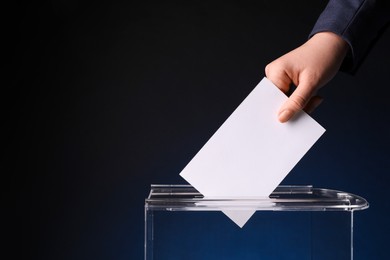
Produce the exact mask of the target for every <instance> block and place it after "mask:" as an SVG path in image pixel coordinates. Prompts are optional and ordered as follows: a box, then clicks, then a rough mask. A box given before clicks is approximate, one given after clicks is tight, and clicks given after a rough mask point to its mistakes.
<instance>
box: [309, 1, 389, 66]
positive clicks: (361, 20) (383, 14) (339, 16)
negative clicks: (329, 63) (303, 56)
mask: <svg viewBox="0 0 390 260" xmlns="http://www.w3.org/2000/svg"><path fill="white" fill-rule="evenodd" d="M389 2H390V1H389V0H382V1H381V0H330V1H329V3H328V5H327V6H326V8H325V10H324V11H323V12H322V14H321V15H320V17H319V18H318V20H317V22H316V24H315V26H314V28H313V30H312V32H311V33H310V37H311V36H313V35H314V34H316V33H319V32H324V31H328V32H333V33H335V34H337V35H339V36H340V37H342V38H343V39H344V40H345V41H346V42H347V43H348V44H349V46H350V52H349V53H348V55H347V57H346V58H345V60H344V62H343V65H342V67H341V70H343V71H347V72H350V73H354V72H355V71H356V69H357V68H358V66H359V65H360V64H361V62H362V61H363V59H364V57H365V56H366V54H367V53H368V51H369V49H370V47H371V46H372V45H373V44H374V43H375V41H376V40H377V38H378V37H379V36H380V35H381V33H382V32H383V31H384V30H385V28H386V27H387V26H388V24H389V21H390V8H389Z"/></svg>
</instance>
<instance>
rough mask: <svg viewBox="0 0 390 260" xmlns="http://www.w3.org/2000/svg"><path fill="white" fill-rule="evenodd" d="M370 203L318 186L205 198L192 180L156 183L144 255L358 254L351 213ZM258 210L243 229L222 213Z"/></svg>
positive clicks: (163, 258) (162, 259) (167, 259)
mask: <svg viewBox="0 0 390 260" xmlns="http://www.w3.org/2000/svg"><path fill="white" fill-rule="evenodd" d="M367 208H368V202H367V201H366V200H365V199H364V198H362V197H359V196H356V195H354V194H351V193H347V192H343V191H336V190H331V189H323V188H315V187H313V186H310V185H309V186H278V187H277V188H276V189H275V191H274V192H273V193H272V194H271V195H270V196H269V197H267V198H259V197H241V198H223V197H218V198H205V197H203V196H202V195H201V194H200V193H199V192H198V191H197V190H195V189H194V188H193V187H192V186H190V185H151V190H150V194H149V196H148V197H147V198H146V199H145V254H144V259H145V260H151V259H154V260H175V259H186V260H190V259H202V260H205V259H213V260H214V259H215V260H216V259H223V260H228V259H240V260H243V259H248V260H249V259H250V260H252V259H265V260H267V259H288V260H291V259H299V260H305V259H324V260H325V259H326V260H329V259H332V260H337V259H340V260H346V259H353V257H354V251H356V250H354V235H353V231H354V228H359V227H354V225H353V224H354V213H355V211H358V210H364V209H367ZM253 210H256V212H255V214H254V215H253V216H252V217H251V218H250V219H249V221H248V222H247V223H246V224H245V226H244V227H243V228H240V227H238V226H237V225H236V224H235V223H234V222H233V221H232V220H230V219H229V218H228V217H227V216H226V215H225V214H224V213H223V211H229V212H237V214H240V212H244V211H253Z"/></svg>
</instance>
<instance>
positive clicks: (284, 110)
mask: <svg viewBox="0 0 390 260" xmlns="http://www.w3.org/2000/svg"><path fill="white" fill-rule="evenodd" d="M313 94H314V87H313V86H311V85H309V84H307V83H304V82H302V83H301V84H299V85H298V87H297V88H296V89H295V91H294V92H293V93H292V94H291V96H290V97H289V98H288V99H287V101H286V102H285V103H284V104H283V105H282V107H281V108H280V110H279V114H278V118H279V121H280V122H281V123H285V122H287V121H288V120H290V119H291V118H292V117H293V116H294V115H295V114H296V113H298V112H299V111H300V110H302V109H303V108H304V107H305V106H306V105H307V103H308V102H309V100H310V98H311V97H312V95H313Z"/></svg>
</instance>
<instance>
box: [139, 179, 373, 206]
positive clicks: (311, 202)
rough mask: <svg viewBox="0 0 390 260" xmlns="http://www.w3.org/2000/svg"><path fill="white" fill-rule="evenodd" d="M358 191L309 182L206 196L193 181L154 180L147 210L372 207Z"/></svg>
mask: <svg viewBox="0 0 390 260" xmlns="http://www.w3.org/2000/svg"><path fill="white" fill-rule="evenodd" d="M368 206H369V205H368V202H367V201H366V200H365V199H364V198H362V197H360V196H357V195H354V194H351V193H347V192H343V191H337V190H330V189H323V188H314V187H313V186H311V185H307V186H283V185H281V186H278V187H277V188H276V189H275V190H274V192H273V193H272V194H271V195H270V196H269V197H239V198H237V197H235V198H231V197H213V198H210V197H208V198H205V197H204V196H203V195H202V194H200V193H199V192H198V191H197V190H196V189H195V188H193V187H192V186H191V185H157V184H152V185H151V190H150V194H149V196H148V198H147V199H145V208H146V210H170V211H216V210H254V209H255V210H257V211H328V210H331V211H354V210H363V209H367V208H368Z"/></svg>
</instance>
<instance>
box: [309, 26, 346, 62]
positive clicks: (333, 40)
mask: <svg viewBox="0 0 390 260" xmlns="http://www.w3.org/2000/svg"><path fill="white" fill-rule="evenodd" d="M309 41H310V42H314V43H315V44H317V46H321V47H324V48H325V47H326V48H331V49H332V51H334V52H335V53H337V55H340V56H341V57H342V58H344V57H345V56H346V54H347V53H348V50H349V44H348V43H347V42H346V41H345V40H344V39H343V38H342V37H341V36H339V35H337V34H335V33H333V32H319V33H316V34H315V35H313V37H312V38H310V40H309Z"/></svg>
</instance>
